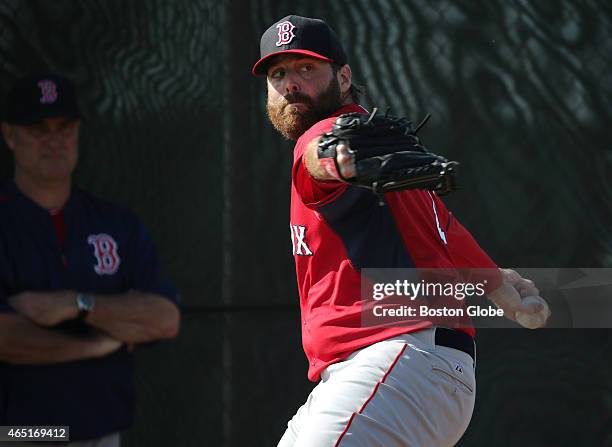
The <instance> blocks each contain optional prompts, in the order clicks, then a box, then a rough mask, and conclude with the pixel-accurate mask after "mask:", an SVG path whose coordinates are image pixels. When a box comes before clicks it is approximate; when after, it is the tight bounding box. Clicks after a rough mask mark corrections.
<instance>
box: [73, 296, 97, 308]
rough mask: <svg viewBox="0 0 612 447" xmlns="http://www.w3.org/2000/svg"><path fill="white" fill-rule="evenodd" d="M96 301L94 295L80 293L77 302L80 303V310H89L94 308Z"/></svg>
mask: <svg viewBox="0 0 612 447" xmlns="http://www.w3.org/2000/svg"><path fill="white" fill-rule="evenodd" d="M94 303H95V301H94V299H93V297H92V296H89V295H79V296H78V297H77V304H78V307H79V310H84V311H86V312H89V311H91V310H92V309H93V307H94Z"/></svg>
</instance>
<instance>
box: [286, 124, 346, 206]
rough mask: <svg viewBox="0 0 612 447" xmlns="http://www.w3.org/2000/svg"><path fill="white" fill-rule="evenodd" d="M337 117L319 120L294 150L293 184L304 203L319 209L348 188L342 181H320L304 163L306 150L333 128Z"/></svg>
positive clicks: (302, 137)
mask: <svg viewBox="0 0 612 447" xmlns="http://www.w3.org/2000/svg"><path fill="white" fill-rule="evenodd" d="M334 121H335V118H328V119H325V120H323V121H319V122H318V123H317V124H315V125H314V126H312V127H311V128H310V129H308V130H307V131H306V132H305V133H304V134H303V135H302V136H301V137H300V138H299V139H298V141H297V143H296V145H295V151H294V163H293V175H292V178H293V185H294V187H295V189H296V191H297V193H298V194H299V196H300V198H301V199H302V202H303V203H304V205H306V206H307V207H308V208H311V209H317V208H319V207H321V206H323V205H326V204H328V203H330V202H333V201H334V200H336V199H337V198H338V197H340V196H341V195H342V194H343V193H344V191H345V190H346V188H347V186H348V185H347V184H346V183H344V182H341V181H329V182H328V181H325V182H322V181H318V180H315V179H314V178H313V177H312V176H311V175H310V174H309V173H308V171H307V170H306V166H305V165H304V161H303V158H304V152H305V151H306V148H307V146H308V143H310V142H311V141H312V140H313V139H315V138H317V137H318V136H320V135H322V134H324V133H325V132H328V131H330V130H331V128H332V125H333V123H334Z"/></svg>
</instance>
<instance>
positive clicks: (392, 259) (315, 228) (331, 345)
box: [290, 104, 501, 381]
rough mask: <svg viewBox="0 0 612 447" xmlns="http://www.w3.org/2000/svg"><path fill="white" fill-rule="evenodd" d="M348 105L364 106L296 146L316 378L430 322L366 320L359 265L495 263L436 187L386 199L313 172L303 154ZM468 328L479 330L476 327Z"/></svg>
mask: <svg viewBox="0 0 612 447" xmlns="http://www.w3.org/2000/svg"><path fill="white" fill-rule="evenodd" d="M350 112H362V113H366V111H365V110H364V109H363V108H362V107H361V106H358V105H356V104H350V105H346V106H344V107H342V108H341V109H339V110H338V111H336V113H335V114H334V115H333V116H332V117H330V118H327V119H324V120H322V121H320V122H318V123H317V124H315V125H314V126H312V127H311V128H310V129H309V130H308V131H306V132H305V133H304V134H303V135H302V136H301V137H300V138H299V139H298V141H297V143H296V145H295V149H294V161H293V172H292V186H291V221H290V227H291V241H292V245H293V254H294V258H295V266H296V273H297V281H298V290H299V294H300V309H301V316H302V344H303V346H304V351H305V353H306V356H307V357H308V361H309V370H308V378H309V379H310V380H312V381H317V380H318V379H319V376H320V373H321V371H323V370H324V369H325V368H327V367H328V366H329V365H331V364H332V363H335V362H338V361H340V360H343V359H344V358H346V357H347V356H348V355H350V354H351V353H352V352H353V351H355V350H357V349H360V348H363V347H365V346H368V345H370V344H372V343H376V342H379V341H382V340H385V339H388V338H391V337H395V336H397V335H400V334H405V333H408V332H414V331H418V330H421V329H425V328H428V327H431V325H432V323H431V321H423V320H422V319H421V320H420V321H416V322H415V323H414V324H412V325H408V326H406V325H402V326H401V327H363V326H362V324H361V310H362V305H363V301H362V300H361V276H360V269H362V268H441V269H454V268H494V269H496V265H495V263H494V262H493V261H492V260H491V259H490V258H489V256H488V255H487V254H486V253H485V252H484V251H483V250H482V249H481V248H480V247H479V246H478V244H477V243H476V241H475V240H474V239H473V238H472V236H471V235H470V233H469V232H468V231H467V230H466V229H465V228H464V227H463V226H461V224H460V223H459V222H458V221H457V219H455V218H453V216H452V214H451V213H450V212H449V211H448V210H447V209H446V207H445V206H444V204H443V203H442V201H441V200H440V199H439V198H438V197H437V196H436V195H435V194H434V193H430V192H429V191H421V190H412V191H399V192H392V193H386V194H385V195H384V202H385V206H380V205H379V200H380V199H379V197H378V196H377V195H376V194H374V193H373V192H372V191H370V190H368V189H365V188H361V187H358V186H353V185H349V184H347V183H344V182H339V181H338V182H336V181H332V182H320V181H317V180H314V179H313V178H312V177H311V176H310V174H309V173H308V172H307V171H306V168H305V166H304V163H303V161H302V156H303V155H304V151H305V150H306V147H307V145H308V143H309V142H310V141H312V140H313V139H314V138H316V137H318V136H319V135H321V134H323V133H324V132H328V131H330V130H331V128H332V125H333V123H334V121H335V117H337V116H339V115H341V114H343V113H350ZM500 284H501V275H499V276H498V277H496V278H495V279H494V281H492V282H489V290H493V289H495V288H497V287H498V286H499V285H500ZM464 330H465V331H466V332H468V333H470V334H471V335H472V336H473V335H474V334H475V331H474V329H473V328H467V329H464Z"/></svg>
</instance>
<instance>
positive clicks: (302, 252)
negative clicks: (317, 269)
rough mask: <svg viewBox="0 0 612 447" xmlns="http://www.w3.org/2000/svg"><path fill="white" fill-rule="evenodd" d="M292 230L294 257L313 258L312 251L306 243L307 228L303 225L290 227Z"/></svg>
mask: <svg viewBox="0 0 612 447" xmlns="http://www.w3.org/2000/svg"><path fill="white" fill-rule="evenodd" d="M289 228H290V229H291V248H292V250H293V255H294V256H295V255H298V256H312V250H310V248H309V247H308V245H307V244H306V242H305V241H304V237H305V236H306V227H305V226H303V225H289Z"/></svg>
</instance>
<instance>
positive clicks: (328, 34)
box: [252, 15, 348, 76]
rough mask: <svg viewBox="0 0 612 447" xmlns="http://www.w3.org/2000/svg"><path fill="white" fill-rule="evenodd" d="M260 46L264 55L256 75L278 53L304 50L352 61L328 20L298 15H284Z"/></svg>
mask: <svg viewBox="0 0 612 447" xmlns="http://www.w3.org/2000/svg"><path fill="white" fill-rule="evenodd" d="M259 50H260V54H261V56H260V59H259V60H258V61H257V62H256V63H255V65H253V70H252V72H253V74H254V75H255V76H261V75H265V74H266V70H267V68H268V64H269V63H270V60H271V58H272V57H273V56H276V55H278V54H285V53H293V54H303V55H305V56H310V57H314V58H317V59H321V60H324V61H328V62H335V63H337V64H338V65H341V66H342V65H344V64H346V63H347V61H348V59H347V57H346V53H345V52H344V48H343V47H342V44H341V43H340V39H338V36H337V35H336V33H335V32H334V30H332V29H331V28H330V27H329V25H328V24H327V23H325V22H324V21H323V20H320V19H311V18H308V17H301V16H296V15H290V16H287V17H283V18H282V19H280V20H279V21H278V22H276V23H275V24H274V25H272V26H271V27H270V28H268V29H267V30H266V32H265V33H263V35H262V36H261V43H260V45H259Z"/></svg>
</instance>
